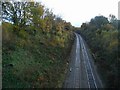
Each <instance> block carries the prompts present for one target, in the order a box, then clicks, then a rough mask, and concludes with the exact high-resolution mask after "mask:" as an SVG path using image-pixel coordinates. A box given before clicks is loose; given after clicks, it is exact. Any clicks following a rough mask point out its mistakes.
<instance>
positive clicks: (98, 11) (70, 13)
mask: <svg viewBox="0 0 120 90" xmlns="http://www.w3.org/2000/svg"><path fill="white" fill-rule="evenodd" d="M36 1H39V2H42V4H44V5H45V6H46V7H47V8H49V9H52V11H53V13H54V14H55V15H59V16H61V17H62V19H63V20H66V21H67V22H71V24H72V25H73V26H80V25H81V24H82V23H83V22H89V21H90V19H91V18H94V17H95V16H98V15H103V16H105V17H108V16H109V14H113V15H115V16H116V17H118V1H120V0H36Z"/></svg>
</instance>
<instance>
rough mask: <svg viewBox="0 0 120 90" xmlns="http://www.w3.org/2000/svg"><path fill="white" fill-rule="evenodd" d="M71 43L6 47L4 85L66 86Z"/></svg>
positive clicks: (26, 86)
mask: <svg viewBox="0 0 120 90" xmlns="http://www.w3.org/2000/svg"><path fill="white" fill-rule="evenodd" d="M70 46H71V43H69V45H68V47H59V46H56V47H53V46H46V45H44V44H40V43H38V44H35V43H34V44H33V45H28V46H27V47H16V48H15V50H6V49H3V88H33V87H34V88H43V87H46V88H47V87H62V83H63V81H64V76H65V69H66V63H67V58H66V57H67V56H68V55H69V51H70ZM3 48H4V46H3ZM9 64H12V65H13V66H8V65H9Z"/></svg>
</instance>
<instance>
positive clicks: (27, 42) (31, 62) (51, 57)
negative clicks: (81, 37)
mask: <svg viewBox="0 0 120 90" xmlns="http://www.w3.org/2000/svg"><path fill="white" fill-rule="evenodd" d="M2 19H3V20H2V32H3V34H2V36H3V37H2V66H3V68H2V69H3V70H2V76H3V77H2V79H3V82H2V83H3V84H2V86H3V88H43V87H62V83H63V80H64V75H65V71H66V66H67V56H68V54H69V51H70V48H71V43H72V42H71V41H72V40H73V35H72V25H71V23H69V22H66V21H65V20H62V18H60V17H58V16H56V15H54V14H53V12H52V11H51V10H49V9H48V8H45V7H44V6H43V5H42V4H41V3H38V2H26V1H24V2H14V1H13V0H10V1H8V2H4V1H2Z"/></svg>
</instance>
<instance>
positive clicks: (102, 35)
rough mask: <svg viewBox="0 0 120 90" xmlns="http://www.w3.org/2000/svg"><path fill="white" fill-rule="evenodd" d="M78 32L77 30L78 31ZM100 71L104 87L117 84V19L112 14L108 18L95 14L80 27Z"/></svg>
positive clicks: (114, 86)
mask: <svg viewBox="0 0 120 90" xmlns="http://www.w3.org/2000/svg"><path fill="white" fill-rule="evenodd" d="M78 32H79V31H78ZM79 33H81V35H82V36H83V37H84V38H85V40H86V41H87V43H88V45H89V47H90V49H91V52H92V53H93V57H94V59H95V62H96V64H97V66H98V69H99V71H100V74H101V77H102V78H103V83H104V85H105V87H111V88H116V87H119V86H118V82H119V81H118V62H119V61H120V60H119V59H118V20H117V19H116V17H115V16H114V15H110V16H109V20H108V18H106V17H104V16H96V17H95V18H93V19H91V21H90V22H88V23H83V24H82V25H81V28H80V32H79Z"/></svg>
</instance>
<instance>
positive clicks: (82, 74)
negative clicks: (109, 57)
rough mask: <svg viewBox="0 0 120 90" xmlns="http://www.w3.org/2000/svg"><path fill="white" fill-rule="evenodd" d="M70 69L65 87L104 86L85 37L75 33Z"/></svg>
mask: <svg viewBox="0 0 120 90" xmlns="http://www.w3.org/2000/svg"><path fill="white" fill-rule="evenodd" d="M75 35H76V40H75V42H74V45H73V48H72V52H71V60H70V63H69V70H68V73H67V76H66V80H65V82H64V88H96V89H97V88H102V87H103V86H102V83H101V80H100V78H99V76H98V74H97V72H96V67H95V65H94V62H93V59H92V57H91V55H90V53H89V50H88V48H87V46H86V44H85V41H84V40H83V38H82V37H81V36H80V35H79V34H77V33H75Z"/></svg>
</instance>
